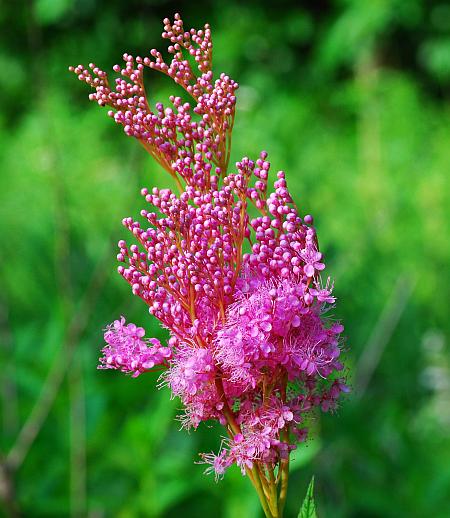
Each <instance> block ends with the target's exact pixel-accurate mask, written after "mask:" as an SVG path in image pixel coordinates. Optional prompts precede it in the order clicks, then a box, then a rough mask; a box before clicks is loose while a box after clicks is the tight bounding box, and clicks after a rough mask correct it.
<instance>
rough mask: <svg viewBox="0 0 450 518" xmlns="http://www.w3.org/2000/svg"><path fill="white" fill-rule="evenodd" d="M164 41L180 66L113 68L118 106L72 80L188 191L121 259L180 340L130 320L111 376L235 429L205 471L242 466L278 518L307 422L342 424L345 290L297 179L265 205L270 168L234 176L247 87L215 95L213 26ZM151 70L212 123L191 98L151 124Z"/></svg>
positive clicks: (149, 219) (176, 196)
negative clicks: (334, 276)
mask: <svg viewBox="0 0 450 518" xmlns="http://www.w3.org/2000/svg"><path fill="white" fill-rule="evenodd" d="M163 38H166V39H168V40H170V46H169V48H168V51H169V53H171V54H172V55H173V59H172V61H171V63H170V64H166V62H165V61H164V60H163V58H162V55H161V53H159V52H158V51H156V50H152V51H151V53H150V55H151V57H146V58H140V57H137V58H134V57H133V56H130V55H128V54H125V55H124V60H125V67H124V68H120V67H119V66H118V65H116V66H115V67H114V70H115V71H116V72H120V73H121V76H122V77H121V78H119V79H117V80H116V86H115V90H112V89H111V87H110V86H109V82H108V77H107V75H106V73H105V72H103V71H101V70H100V69H99V68H98V67H96V66H95V65H91V66H90V68H91V69H92V72H93V74H94V75H92V74H91V73H90V72H89V71H88V70H87V69H85V68H84V67H82V66H77V67H75V68H72V70H73V71H74V72H75V73H76V74H78V77H79V79H80V80H82V81H85V82H86V83H88V84H89V85H91V86H92V87H94V88H95V93H93V94H91V99H93V100H95V101H97V102H98V103H99V104H100V105H102V106H104V105H108V106H110V107H111V108H112V110H111V111H110V112H109V113H110V115H111V116H113V117H114V119H115V121H116V122H117V123H119V124H121V125H122V126H123V127H124V130H125V132H126V133H127V134H128V135H132V136H134V137H135V138H137V139H138V140H139V141H140V142H141V143H142V144H143V145H144V147H145V148H146V149H147V150H148V151H149V152H150V153H151V154H152V156H154V157H155V158H156V160H157V161H158V162H159V163H160V164H161V165H163V167H165V168H166V169H167V171H168V172H169V173H170V174H171V176H172V177H173V178H174V179H175V181H176V184H177V186H178V189H179V192H178V193H177V192H175V191H173V190H171V189H168V188H165V189H158V188H156V187H155V188H153V189H151V190H148V189H147V188H144V189H142V195H143V197H144V198H145V202H146V204H147V205H146V208H145V209H143V210H142V211H141V218H142V219H141V221H137V220H135V219H133V218H131V217H128V218H125V219H124V220H123V224H124V226H125V227H126V228H127V229H128V230H129V231H130V233H131V234H132V236H133V242H132V243H131V244H128V243H127V242H126V241H125V240H121V241H120V242H119V253H118V255H117V259H118V261H119V262H120V263H121V264H120V266H119V268H118V271H119V273H120V275H121V276H122V277H123V278H124V279H125V280H126V281H127V282H128V283H129V284H130V286H131V288H132V292H133V293H134V294H135V295H137V296H139V297H140V298H141V299H142V300H143V301H144V302H145V303H146V304H147V306H148V310H149V312H150V314H152V315H153V316H155V317H156V318H157V319H158V320H159V321H160V322H161V323H162V324H163V326H164V327H165V328H167V329H168V330H169V333H170V339H169V340H168V344H167V346H166V347H163V346H161V344H160V343H159V341H157V340H154V339H150V340H144V338H143V337H144V334H145V332H144V330H143V329H142V328H137V327H136V326H134V325H133V324H128V325H125V322H124V319H123V318H122V319H121V320H120V321H116V322H114V324H113V325H111V326H109V327H108V328H107V330H106V333H105V341H106V343H107V345H106V347H105V348H104V349H103V353H104V357H102V358H101V359H100V362H101V364H100V368H115V369H119V370H121V371H124V372H131V373H133V376H138V375H139V374H141V373H143V372H145V371H149V370H153V368H154V367H155V366H158V368H159V369H163V370H164V372H163V374H162V375H161V385H164V386H168V387H169V388H170V390H171V392H172V394H173V396H177V397H179V398H180V399H181V400H182V402H183V404H184V409H185V411H184V414H183V416H181V422H182V425H183V426H184V427H186V428H189V427H194V428H196V427H198V426H199V425H200V423H201V422H203V421H208V420H217V421H219V422H220V423H221V424H222V425H223V426H224V427H225V432H226V436H225V437H224V439H223V441H222V447H221V449H220V452H219V453H218V454H217V455H214V454H203V461H204V462H205V463H207V464H209V465H210V467H209V468H207V471H214V472H215V474H216V476H218V477H220V476H221V475H223V473H224V472H225V470H226V469H227V468H228V467H229V466H230V465H231V464H233V463H235V464H237V465H238V466H239V467H240V468H241V470H242V472H243V474H247V475H248V476H249V478H250V479H251V481H252V483H253V484H254V485H255V488H256V489H257V491H258V493H259V496H260V499H261V502H262V504H263V508H264V510H265V512H266V515H267V516H281V514H282V511H281V513H280V507H281V509H282V506H283V504H282V501H283V498H285V495H284V494H283V491H284V489H283V488H285V486H286V484H287V466H288V462H289V454H290V452H291V451H292V450H293V449H294V448H295V443H296V442H298V441H303V440H304V439H305V437H306V435H307V420H308V416H309V415H310V413H311V412H312V411H313V410H314V409H315V408H321V409H322V410H323V411H328V410H330V409H334V408H335V407H336V404H337V400H338V398H339V395H340V394H341V393H342V392H347V391H348V388H347V385H346V384H345V379H344V375H343V368H344V367H343V364H342V363H341V360H340V356H341V349H342V339H341V338H340V336H341V333H342V331H343V326H342V325H341V324H340V323H339V322H338V321H335V320H333V319H332V317H331V316H330V314H329V310H330V308H332V307H334V303H335V297H334V295H333V294H332V290H333V284H332V283H331V282H330V279H329V278H328V279H327V280H326V282H325V284H323V283H322V281H321V277H320V275H321V272H322V271H323V270H324V268H325V264H324V260H323V255H322V253H321V252H320V251H319V246H318V240H317V236H316V230H315V228H314V226H313V218H312V217H311V216H310V215H306V216H304V217H302V216H301V215H300V213H299V211H298V209H297V207H296V205H295V203H294V201H293V199H292V197H291V194H290V192H289V190H288V187H287V182H286V178H285V174H284V172H282V171H280V172H278V173H277V175H276V180H275V182H274V184H273V189H271V190H270V189H268V186H269V171H270V163H269V162H268V160H267V153H266V152H262V153H261V154H260V156H259V158H258V159H257V160H256V161H253V160H250V159H249V158H243V159H242V160H241V161H240V162H238V163H237V164H236V169H235V171H234V172H228V171H227V168H228V160H229V152H230V142H231V140H230V139H231V130H232V126H233V118H234V108H235V102H236V98H235V96H234V92H235V90H236V88H237V86H238V85H237V83H235V82H234V81H233V80H231V79H230V78H229V77H228V76H226V75H224V74H222V75H221V76H220V77H219V79H217V80H216V81H213V74H212V70H211V56H212V40H211V32H210V28H209V26H208V25H206V26H205V29H204V30H200V31H196V30H194V29H191V30H190V31H185V30H184V28H183V23H182V21H181V18H180V16H179V15H175V21H174V23H173V24H171V23H170V21H169V20H168V19H166V20H164V32H163ZM186 54H187V55H188V56H190V57H191V59H192V58H193V59H194V60H195V62H196V64H197V68H198V72H199V73H198V74H197V75H196V74H195V73H194V71H193V69H192V67H191V65H190V62H189V58H188V56H186ZM144 67H149V68H153V69H155V70H159V71H161V72H163V73H165V74H167V75H168V76H170V77H171V78H172V79H173V80H174V81H175V82H176V83H178V84H180V85H181V86H182V87H183V88H184V89H185V90H186V92H187V93H188V94H189V95H190V96H191V97H192V98H193V100H194V103H195V107H194V109H193V113H194V114H196V115H198V116H199V120H198V121H194V119H193V118H192V115H191V106H190V105H189V103H183V102H182V101H181V99H180V98H178V97H171V98H170V102H171V104H172V108H164V107H163V105H162V104H160V103H158V104H157V105H156V109H155V110H154V111H151V110H150V108H149V104H148V101H147V97H146V94H145V89H144V82H143V70H144ZM252 212H254V213H257V214H258V215H257V217H251V216H250V214H251V213H252ZM278 487H281V488H282V489H280V490H279V493H278V492H277V491H278V490H277V489H274V488H278ZM261 488H262V489H261ZM273 491H275V492H274V493H273ZM273 494H275V495H277V496H276V500H279V501H278V502H275V503H274V502H273ZM274 506H275V507H274ZM275 508H276V509H278V510H277V513H278V514H277V513H276V512H275V510H274V509H275ZM270 513H272V514H270Z"/></svg>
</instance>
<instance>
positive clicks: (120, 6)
mask: <svg viewBox="0 0 450 518" xmlns="http://www.w3.org/2000/svg"><path fill="white" fill-rule="evenodd" d="M192 4H194V3H192V2H189V3H188V2H186V3H185V2H182V1H181V0H180V1H179V2H168V1H161V0H159V1H157V0H153V1H148V0H139V1H138V0H129V1H127V2H120V1H119V0H110V1H106V0H103V1H100V0H35V1H34V2H24V3H23V4H22V3H21V2H17V3H16V2H4V3H3V4H2V6H1V9H0V24H1V31H0V41H1V47H0V64H1V70H2V74H1V76H0V92H2V93H1V101H2V110H1V113H0V168H1V169H0V170H1V173H0V222H1V223H0V225H1V226H0V229H1V243H2V246H1V250H2V261H1V263H0V286H1V290H0V364H1V366H2V373H1V376H0V385H1V415H2V422H1V435H0V436H1V439H0V452H1V457H0V458H1V460H2V461H3V460H4V459H5V457H6V456H7V455H9V457H8V459H9V461H10V463H12V464H13V467H15V468H16V469H13V470H12V472H11V473H9V475H8V474H4V473H3V472H0V475H1V477H2V480H0V486H1V488H2V489H1V491H2V493H3V496H5V497H6V500H5V501H6V503H5V504H4V511H5V516H8V512H9V515H11V516H13V514H12V507H13V506H14V503H13V502H16V504H17V507H18V508H19V510H20V512H21V515H23V516H27V517H44V516H45V517H50V516H54V517H63V516H72V517H84V516H91V517H102V516H105V517H119V518H128V517H140V516H146V517H152V518H157V517H158V518H159V517H167V518H172V517H173V518H175V517H178V516H186V517H193V518H195V517H199V516H205V517H209V516H217V518H219V517H220V518H238V517H248V518H256V517H257V516H259V514H258V513H259V507H258V506H259V504H258V502H257V500H256V498H255V496H254V495H253V492H252V488H251V486H250V484H249V483H248V481H247V480H245V479H244V478H242V477H241V475H240V473H239V472H238V471H237V470H235V471H233V472H232V473H231V472H230V473H229V474H227V476H226V477H225V480H224V481H222V482H220V483H219V484H215V483H214V481H213V479H212V478H208V477H205V476H204V475H203V474H202V471H203V468H202V466H198V465H195V464H194V461H196V460H198V457H197V452H198V451H209V450H216V449H217V445H218V443H219V436H218V434H215V433H214V430H211V429H205V428H204V427H202V428H201V429H200V430H199V431H198V432H196V433H192V434H190V435H188V434H186V433H180V432H179V431H178V425H177V423H176V422H174V416H175V415H176V412H177V408H178V407H179V403H178V402H177V401H169V399H168V398H169V395H168V391H167V390H164V389H163V390H160V391H157V390H156V389H155V385H156V376H151V375H146V376H141V377H139V378H138V379H128V378H127V377H125V376H123V375H120V374H119V373H116V372H98V371H96V369H95V367H96V361H97V358H98V356H99V348H100V347H101V345H102V332H101V330H102V328H103V327H104V326H105V325H106V324H107V323H109V322H110V321H111V320H113V319H114V318H116V317H117V316H119V315H120V314H121V313H124V314H126V315H127V317H128V318H129V319H130V321H133V322H135V323H136V324H139V325H143V326H144V327H145V328H146V329H147V330H148V332H149V334H151V333H154V336H158V337H163V336H164V331H163V330H161V329H160V328H159V327H158V326H157V323H156V321H155V320H154V319H152V318H150V317H149V316H148V315H147V313H146V308H145V306H144V305H143V303H142V302H141V301H140V300H139V299H137V298H136V297H132V296H131V293H130V290H129V286H128V285H127V284H126V283H125V282H124V281H123V280H122V279H121V278H120V277H119V276H118V275H117V274H115V273H114V272H115V268H116V261H115V254H116V251H115V243H116V242H117V241H118V240H119V239H121V238H122V237H123V236H125V235H126V230H125V229H124V228H123V227H122V226H121V219H122V217H124V216H128V215H137V214H138V213H139V210H140V209H141V207H142V199H141V197H140V195H139V188H140V187H141V186H143V185H146V186H149V187H151V186H153V185H155V184H158V185H164V184H166V185H169V184H170V182H169V179H168V178H167V177H166V175H165V174H164V173H163V172H162V171H159V170H158V167H157V165H156V164H155V163H154V162H153V161H152V160H151V158H150V157H147V156H146V154H145V152H144V151H143V149H141V148H140V147H139V146H138V145H137V143H136V142H135V141H134V140H132V139H129V138H126V136H125V135H123V133H122V132H121V130H120V128H118V127H116V126H115V125H114V123H113V122H112V121H111V120H110V119H109V118H108V117H107V116H106V113H105V111H102V110H101V109H99V108H98V107H97V106H95V105H93V104H89V103H88V101H87V94H88V89H87V88H84V87H83V85H81V84H79V83H77V81H76V80H75V79H74V77H73V75H72V74H70V73H69V72H66V70H67V66H68V65H70V64H78V63H86V64H87V63H89V62H90V61H95V62H96V63H98V64H99V65H100V66H101V67H102V68H104V69H105V70H107V69H109V68H110V66H112V65H113V64H114V63H116V62H119V59H120V56H121V54H122V52H124V51H130V52H132V53H133V52H135V53H140V54H141V55H142V54H143V53H144V52H145V51H147V50H148V49H150V48H152V47H153V46H158V45H160V40H159V37H160V32H161V23H160V20H161V19H162V18H163V17H164V16H171V15H172V14H173V13H174V12H175V11H180V12H181V13H182V14H183V17H184V19H185V21H186V24H188V25H192V26H198V25H201V24H203V23H205V22H207V21H208V22H209V23H211V25H212V27H213V30H214V32H213V36H215V38H214V44H215V59H216V73H218V72H220V71H222V70H223V71H226V72H227V73H229V74H230V75H231V76H232V77H233V78H234V79H236V80H237V81H238V82H239V83H240V84H241V89H240V90H239V91H238V108H237V120H236V128H235V132H234V141H233V158H234V159H235V160H237V159H238V158H240V157H242V156H243V155H248V156H250V157H256V156H257V154H258V153H259V151H260V150H261V149H266V150H267V151H268V152H269V159H270V160H271V162H272V171H276V170H279V169H283V170H285V171H286V172H287V178H288V182H289V185H290V186H291V187H292V190H293V191H294V193H295V195H296V201H297V203H298V206H299V207H301V208H302V209H301V210H302V211H303V213H304V214H307V213H311V214H313V215H314V216H315V220H316V224H317V227H318V231H319V235H320V236H321V248H322V249H323V250H324V251H325V253H326V255H327V265H328V273H329V275H332V276H333V278H334V279H335V292H336V295H337V296H338V297H339V304H338V307H337V309H336V314H337V316H339V317H340V318H342V319H343V320H344V323H345V324H346V334H347V336H348V348H349V350H348V358H349V364H350V365H351V374H352V384H353V387H354V390H353V393H352V394H351V395H350V396H349V397H348V398H347V401H346V402H345V403H344V404H343V405H342V408H341V409H340V410H339V412H338V415H337V416H325V417H320V419H319V418H318V419H317V422H316V423H315V428H316V433H315V436H316V438H315V439H313V440H310V441H308V443H307V444H306V445H304V446H302V447H300V448H299V450H298V452H297V453H296V455H295V460H294V461H293V472H292V479H291V482H290V494H289V497H288V502H287V513H286V514H287V516H289V517H291V516H292V517H294V516H297V513H298V509H299V506H300V503H301V500H302V498H303V497H304V495H305V494H306V490H307V485H308V482H309V481H310V480H311V476H312V475H313V474H314V475H315V489H314V495H315V502H316V507H317V514H318V516H320V517H333V518H340V517H342V518H344V517H351V518H357V517H358V518H361V517H383V518H386V517H395V518H401V517H433V518H435V517H436V518H440V517H446V516H449V515H450V498H449V494H450V435H449V433H448V430H449V427H450V349H449V347H450V345H449V343H448V336H449V331H450V325H449V318H448V300H449V295H450V293H449V268H448V265H449V260H450V245H449V230H450V229H449V226H450V209H449V207H450V200H449V195H450V182H449V180H448V173H449V163H450V145H449V142H450V125H449V112H450V110H449V105H448V97H446V94H445V92H446V91H447V92H448V86H449V84H450V7H449V6H448V5H447V4H446V3H445V2H444V0H432V1H427V2H425V0H422V1H421V0H411V1H409V2H405V1H402V0H377V1H369V0H367V1H358V0H346V1H345V2H342V1H338V0H328V1H327V0H320V1H319V2H312V1H306V2H292V3H290V2H287V1H280V2H275V3H272V2H268V1H265V2H256V1H254V2H250V1H248V2H238V1H237V0H230V1H228V2H213V1H209V2H207V1H206V0H204V1H202V2H198V3H197V2H196V3H195V5H192ZM148 85H149V91H150V92H154V99H155V101H156V100H164V99H165V98H166V97H167V96H168V95H169V88H171V85H170V82H169V81H168V80H167V81H166V80H165V78H161V77H160V76H159V75H158V74H156V73H155V74H154V75H151V74H149V75H148ZM446 89H447V90H446ZM170 92H173V90H170ZM146 315H147V316H146ZM446 336H447V338H445V337H446ZM48 379H50V382H48ZM46 380H47V381H46ZM43 390H44V392H42V391H43ZM37 401H38V402H39V401H40V402H39V403H38V404H37V406H36V402H37ZM42 402H43V404H42ZM27 420H28V421H27ZM27 422H28V423H29V425H25V432H26V433H22V434H21V435H20V434H19V432H20V430H21V429H22V430H23V426H24V424H25V423H27ZM8 482H9V483H10V487H8V485H7V483H8ZM8 500H9V503H8ZM8 507H9V511H8ZM0 508H1V504H0ZM0 515H1V512H0Z"/></svg>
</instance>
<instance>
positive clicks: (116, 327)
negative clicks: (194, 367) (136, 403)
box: [98, 317, 172, 378]
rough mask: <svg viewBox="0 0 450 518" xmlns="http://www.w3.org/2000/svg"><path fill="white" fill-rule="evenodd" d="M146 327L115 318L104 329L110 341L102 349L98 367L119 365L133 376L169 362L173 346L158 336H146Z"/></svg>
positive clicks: (106, 367) (116, 366) (119, 367)
mask: <svg viewBox="0 0 450 518" xmlns="http://www.w3.org/2000/svg"><path fill="white" fill-rule="evenodd" d="M144 335H145V330H144V329H143V328H142V327H136V326H135V325H134V324H128V325H125V318H124V317H121V318H120V320H115V321H114V323H113V324H112V325H110V326H108V327H107V329H106V331H105V335H104V337H105V342H106V343H107V345H106V346H105V347H104V348H103V349H102V352H103V355H104V356H103V357H102V358H100V365H99V366H98V368H99V369H118V370H121V371H122V372H127V373H130V372H132V373H133V377H134V378H135V377H137V376H139V374H141V373H142V372H145V371H147V370H150V369H152V368H153V367H155V366H156V365H167V362H168V360H169V359H170V358H171V357H172V350H171V349H170V348H169V347H163V346H162V345H161V343H160V342H159V340H157V339H156V338H149V339H146V340H145V339H144Z"/></svg>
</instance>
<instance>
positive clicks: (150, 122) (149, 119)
mask: <svg viewBox="0 0 450 518" xmlns="http://www.w3.org/2000/svg"><path fill="white" fill-rule="evenodd" d="M162 36H163V38H165V39H168V40H169V41H170V45H169V47H168V52H169V53H170V54H172V55H173V57H172V60H171V62H170V64H167V63H166V62H165V61H164V59H163V56H162V54H161V53H160V52H158V51H157V50H155V49H152V50H151V52H150V56H149V57H145V58H142V57H140V56H137V57H136V58H134V57H133V56H131V55H129V54H124V55H123V60H124V62H125V64H124V66H123V67H121V66H120V65H115V66H114V67H113V70H114V72H116V73H119V74H120V77H119V78H117V79H116V80H115V86H114V88H113V87H112V86H111V85H110V80H109V78H108V74H107V73H106V72H104V71H103V70H101V69H100V68H99V67H97V66H96V65H95V64H94V63H91V64H90V65H89V68H88V69H87V68H85V67H83V66H82V65H78V66H76V67H70V70H71V71H73V72H74V73H75V74H77V76H78V78H79V79H80V80H81V81H84V82H86V83H87V84H89V85H90V86H92V87H93V88H94V89H95V93H92V94H90V96H89V98H90V99H91V100H92V101H96V102H97V103H98V104H99V105H100V106H109V107H110V108H111V109H110V111H109V112H108V115H109V116H110V117H113V118H114V120H115V121H116V123H117V124H120V125H122V126H123V129H124V131H125V133H126V134H127V135H129V136H132V137H135V138H137V139H138V140H139V141H140V142H141V144H142V145H143V146H144V147H145V149H146V150H147V151H148V152H149V153H150V154H151V155H152V156H153V157H154V158H155V159H156V161H157V162H159V163H160V164H161V165H162V166H163V167H164V168H165V169H166V170H167V171H168V172H169V173H170V174H171V175H172V176H174V177H175V176H176V175H179V176H180V177H182V179H183V180H184V181H185V182H186V183H187V184H189V185H195V186H196V187H197V188H199V187H201V188H202V189H209V188H210V185H209V175H208V174H206V175H205V173H208V172H212V174H217V175H221V174H225V171H226V169H227V166H228V161H229V158H230V148H231V131H232V128H233V122H234V112H235V105H236V97H235V91H236V89H237V88H238V84H237V83H236V82H234V81H233V80H232V79H230V78H229V77H228V76H227V75H225V74H221V75H220V77H219V78H218V79H216V80H215V81H214V80H213V74H212V70H211V67H212V62H211V61H212V41H211V31H210V28H209V25H205V28H204V30H198V31H197V30H195V29H191V30H190V31H185V30H184V28H183V22H182V20H181V18H180V16H179V15H178V14H176V15H175V21H174V23H173V24H171V23H170V21H169V19H167V18H166V19H165V20H164V32H163V34H162ZM189 57H191V59H192V58H193V59H194V60H195V62H196V65H197V69H198V73H196V72H195V70H193V68H192V67H191V64H190V62H189ZM146 67H148V68H151V69H154V70H158V71H160V72H162V73H163V74H165V75H167V76H169V77H171V78H172V79H173V80H174V81H175V82H176V83H178V84H179V85H180V86H182V87H183V88H184V89H185V90H186V92H187V93H188V94H189V95H190V96H191V97H192V98H193V99H194V101H195V103H196V105H195V106H194V108H193V110H192V112H191V105H190V104H189V103H187V102H183V101H182V99H181V97H175V96H171V97H170V99H169V100H170V104H171V107H166V108H165V107H164V106H163V104H162V103H157V104H156V106H155V108H154V110H152V109H151V108H150V106H149V103H148V100H147V96H146V92H145V86H144V69H145V68H146ZM193 114H194V116H197V118H198V119H199V120H198V121H197V120H195V119H194V117H193Z"/></svg>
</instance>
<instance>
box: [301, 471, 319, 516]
mask: <svg viewBox="0 0 450 518" xmlns="http://www.w3.org/2000/svg"><path fill="white" fill-rule="evenodd" d="M313 493H314V476H313V477H312V479H311V482H310V483H309V486H308V489H307V491H306V496H305V499H304V500H303V504H302V507H301V509H300V512H299V513H298V518H317V514H316V505H315V503H314V494H313Z"/></svg>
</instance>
